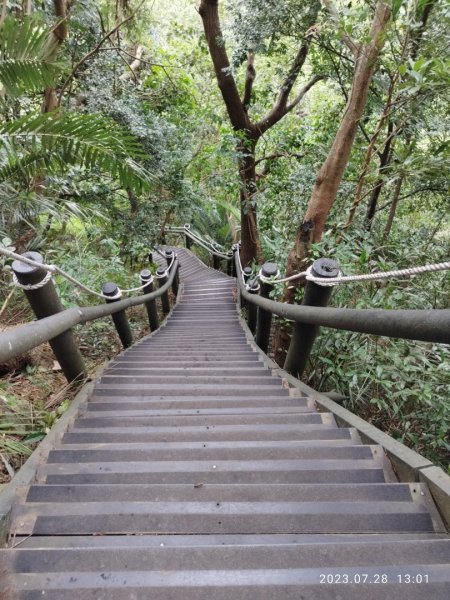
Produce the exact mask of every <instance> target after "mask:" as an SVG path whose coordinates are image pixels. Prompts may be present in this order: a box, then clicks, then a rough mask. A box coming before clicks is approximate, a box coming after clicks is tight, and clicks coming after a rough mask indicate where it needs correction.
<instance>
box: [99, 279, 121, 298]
mask: <svg viewBox="0 0 450 600" xmlns="http://www.w3.org/2000/svg"><path fill="white" fill-rule="evenodd" d="M118 291H119V288H118V287H117V285H116V284H115V283H112V282H111V281H110V282H108V283H105V285H104V286H103V287H102V294H103V295H104V296H115V295H116V294H117V292H118Z"/></svg>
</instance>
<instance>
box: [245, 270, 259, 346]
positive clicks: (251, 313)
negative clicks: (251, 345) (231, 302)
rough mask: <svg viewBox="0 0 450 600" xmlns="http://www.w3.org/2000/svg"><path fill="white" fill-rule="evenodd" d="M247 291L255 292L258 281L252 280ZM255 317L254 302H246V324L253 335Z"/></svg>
mask: <svg viewBox="0 0 450 600" xmlns="http://www.w3.org/2000/svg"><path fill="white" fill-rule="evenodd" d="M248 291H249V293H250V294H257V293H258V292H259V283H258V281H256V280H254V281H252V283H251V284H250V287H249V290H248ZM257 319H258V307H257V306H256V304H252V303H251V302H249V303H248V304H247V325H248V328H249V329H250V331H251V332H252V333H253V335H255V331H256V321H257Z"/></svg>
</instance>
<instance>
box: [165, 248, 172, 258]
mask: <svg viewBox="0 0 450 600" xmlns="http://www.w3.org/2000/svg"><path fill="white" fill-rule="evenodd" d="M164 254H165V255H166V256H167V257H169V256H172V254H173V250H170V249H167V250H164Z"/></svg>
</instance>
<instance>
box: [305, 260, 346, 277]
mask: <svg viewBox="0 0 450 600" xmlns="http://www.w3.org/2000/svg"><path fill="white" fill-rule="evenodd" d="M311 273H312V275H315V276H316V277H328V278H332V277H337V276H338V275H339V263H338V262H336V261H335V260H332V259H331V258H319V259H317V260H315V261H314V262H313V264H312V267H311Z"/></svg>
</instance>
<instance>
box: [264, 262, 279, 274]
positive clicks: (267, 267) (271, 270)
mask: <svg viewBox="0 0 450 600" xmlns="http://www.w3.org/2000/svg"><path fill="white" fill-rule="evenodd" d="M261 273H262V275H263V276H264V277H275V275H277V273H278V265H277V263H273V262H266V263H264V264H263V266H262V267H261Z"/></svg>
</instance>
